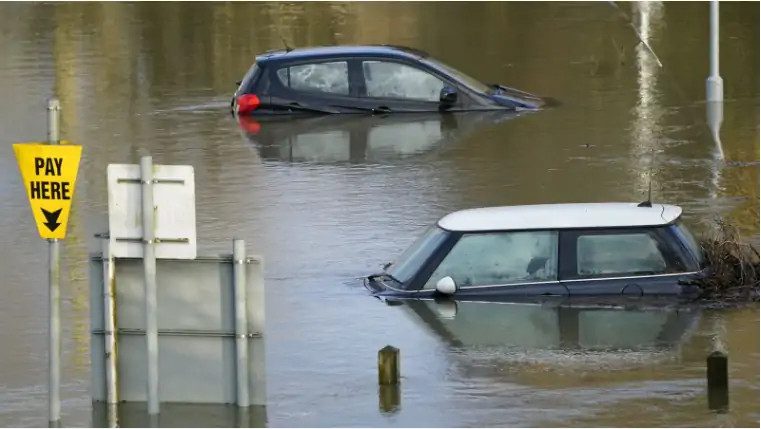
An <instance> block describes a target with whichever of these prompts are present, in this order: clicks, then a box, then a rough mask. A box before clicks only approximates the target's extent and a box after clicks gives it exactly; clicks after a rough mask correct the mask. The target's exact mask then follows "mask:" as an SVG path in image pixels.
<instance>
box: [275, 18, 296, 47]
mask: <svg viewBox="0 0 761 429" xmlns="http://www.w3.org/2000/svg"><path fill="white" fill-rule="evenodd" d="M277 35H278V36H279V37H280V41H281V42H283V46H285V52H291V51H292V50H293V48H291V47H290V46H288V42H286V41H285V37H284V36H283V32H282V31H280V23H279V22H278V24H277Z"/></svg>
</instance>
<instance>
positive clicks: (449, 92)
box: [439, 86, 457, 109]
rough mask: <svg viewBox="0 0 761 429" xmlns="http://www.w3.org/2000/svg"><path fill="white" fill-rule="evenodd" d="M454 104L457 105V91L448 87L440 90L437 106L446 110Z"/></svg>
mask: <svg viewBox="0 0 761 429" xmlns="http://www.w3.org/2000/svg"><path fill="white" fill-rule="evenodd" d="M455 103H457V91H456V90H455V89H454V88H452V87H449V86H445V87H443V88H441V92H439V105H440V106H441V107H442V108H445V109H446V108H449V107H452V106H453V105H454V104H455Z"/></svg>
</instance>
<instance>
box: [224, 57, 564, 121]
mask: <svg viewBox="0 0 761 429" xmlns="http://www.w3.org/2000/svg"><path fill="white" fill-rule="evenodd" d="M554 103H556V102H554V101H553V100H551V99H549V98H542V97H539V96H536V95H534V94H530V93H527V92H524V91H520V90H517V89H514V88H509V87H506V86H503V85H499V84H491V85H487V84H484V83H482V82H481V81H479V80H478V79H475V78H473V77H470V76H468V75H466V74H465V73H462V72H461V71H458V70H456V69H454V68H452V67H450V66H448V65H446V64H444V63H442V62H441V61H438V60H436V59H434V58H431V57H430V56H429V55H428V54H427V53H426V52H423V51H419V50H416V49H412V48H409V47H405V46H388V45H366V46H355V45H344V46H326V47H311V48H298V49H285V50H276V51H269V52H265V53H262V54H260V55H258V56H257V57H256V60H255V62H254V64H253V65H252V66H251V68H250V69H249V70H248V72H247V73H246V75H245V77H244V78H243V80H242V81H240V82H238V88H237V90H236V91H235V93H234V94H233V97H232V100H231V101H230V107H231V110H232V113H233V114H234V115H236V114H237V115H255V116H258V115H298V114H335V113H395V112H456V111H472V110H511V111H515V110H536V109H539V108H541V107H543V106H546V105H548V104H554Z"/></svg>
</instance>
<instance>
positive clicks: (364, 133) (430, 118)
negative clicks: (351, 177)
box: [238, 111, 520, 164]
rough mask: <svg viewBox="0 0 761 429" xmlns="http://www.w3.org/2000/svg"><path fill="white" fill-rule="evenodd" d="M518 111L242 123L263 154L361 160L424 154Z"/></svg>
mask: <svg viewBox="0 0 761 429" xmlns="http://www.w3.org/2000/svg"><path fill="white" fill-rule="evenodd" d="M518 115H520V113H510V112H500V111H490V112H463V113H451V114H444V115H442V114H438V113H437V114H429V113H405V114H397V115H373V116H364V115H362V116H359V115H325V116H318V117H301V118H273V119H259V120H257V119H253V118H251V117H245V116H244V117H240V118H238V124H239V126H240V128H241V130H242V133H243V135H244V138H245V139H246V140H248V141H249V142H250V143H252V144H253V145H255V146H256V148H257V150H259V152H260V156H261V157H262V159H264V160H269V161H285V162H310V163H318V164H331V163H352V164H362V163H381V162H384V161H391V160H399V159H401V158H407V157H412V156H416V155H422V154H424V153H426V152H429V151H432V150H435V149H438V148H442V147H444V146H447V145H451V144H454V143H456V142H457V141H459V140H461V139H462V138H463V137H466V136H467V135H469V134H470V133H472V132H473V131H475V130H479V129H484V128H486V127H489V126H491V125H494V124H497V123H500V122H503V121H506V120H509V119H511V118H515V117H516V116H518Z"/></svg>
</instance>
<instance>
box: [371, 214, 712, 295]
mask: <svg viewBox="0 0 761 429" xmlns="http://www.w3.org/2000/svg"><path fill="white" fill-rule="evenodd" d="M681 216H682V209H681V208H680V207H678V206H674V205H667V204H651V203H649V202H645V203H640V204H634V203H588V204H543V205H526V206H505V207H487V208H476V209H468V210H462V211H458V212H454V213H451V214H448V215H446V216H444V217H443V218H441V219H440V220H439V221H438V222H437V223H436V224H434V225H431V226H430V227H429V228H428V229H427V230H426V231H425V233H423V235H422V236H421V237H419V238H418V239H417V240H416V241H415V242H414V243H413V244H412V245H411V246H410V247H409V248H408V249H407V250H406V251H405V252H404V253H402V255H401V256H400V257H399V258H398V259H397V260H396V261H395V262H393V263H389V264H386V265H385V266H384V269H383V271H382V272H381V273H378V274H373V275H370V276H368V277H367V278H365V279H364V285H365V287H366V288H367V289H368V290H370V291H371V293H373V294H374V295H376V296H378V297H381V296H387V297H397V298H436V297H437V296H438V297H441V296H442V295H443V296H454V297H455V298H457V299H470V298H475V299H478V300H499V299H501V298H503V297H518V296H530V297H540V296H557V297H574V296H611V295H629V296H631V295H634V296H664V295H668V296H690V295H693V294H694V293H695V292H697V290H696V286H694V285H690V284H691V281H693V280H695V279H696V278H698V277H700V276H703V275H706V273H707V272H708V270H709V267H708V266H707V261H706V258H705V257H704V254H703V252H702V248H701V246H700V245H699V243H698V242H697V241H696V239H695V237H694V236H693V235H692V233H691V232H690V230H689V229H688V227H687V226H686V225H685V224H684V222H683V220H682V218H681Z"/></svg>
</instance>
